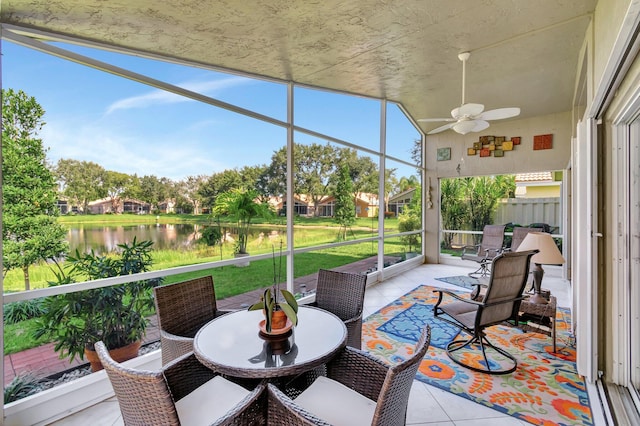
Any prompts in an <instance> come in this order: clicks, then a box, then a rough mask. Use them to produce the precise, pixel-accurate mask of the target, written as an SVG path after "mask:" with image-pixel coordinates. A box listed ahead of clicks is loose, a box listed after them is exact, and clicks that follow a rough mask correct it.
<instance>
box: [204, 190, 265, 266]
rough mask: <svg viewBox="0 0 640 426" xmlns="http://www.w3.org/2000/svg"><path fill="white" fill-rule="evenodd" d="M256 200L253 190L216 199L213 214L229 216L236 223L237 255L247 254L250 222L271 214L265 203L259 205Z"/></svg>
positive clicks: (235, 192) (233, 191)
mask: <svg viewBox="0 0 640 426" xmlns="http://www.w3.org/2000/svg"><path fill="white" fill-rule="evenodd" d="M257 198H258V193H257V192H256V191H255V190H253V189H251V190H244V189H234V190H231V191H229V192H224V193H222V194H220V195H219V196H218V198H217V199H216V204H215V206H214V208H213V212H214V214H216V215H218V216H229V217H230V218H232V219H233V220H235V221H236V223H237V226H238V241H237V243H236V248H235V252H236V253H238V254H246V253H247V238H248V235H249V226H250V225H251V220H252V219H253V218H256V217H269V216H271V215H272V213H273V212H272V211H271V209H270V207H269V205H268V204H267V203H259V202H257V201H256V200H257Z"/></svg>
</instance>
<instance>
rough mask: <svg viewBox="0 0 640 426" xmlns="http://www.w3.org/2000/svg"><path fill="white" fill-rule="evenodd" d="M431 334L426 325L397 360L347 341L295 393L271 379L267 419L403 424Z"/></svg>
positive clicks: (353, 425)
mask: <svg viewBox="0 0 640 426" xmlns="http://www.w3.org/2000/svg"><path fill="white" fill-rule="evenodd" d="M430 340H431V329H430V328H429V326H425V327H424V329H423V330H422V334H421V336H420V339H419V341H418V343H417V345H416V347H415V350H413V351H412V352H411V355H410V356H409V357H408V358H407V359H406V360H404V361H402V362H400V363H399V364H396V365H393V366H389V365H388V364H386V363H384V362H382V361H381V360H379V359H378V358H375V357H373V356H372V355H369V354H368V353H366V352H364V351H361V350H359V349H355V348H352V347H349V346H347V347H345V348H344V349H343V351H342V352H340V353H339V354H338V355H337V356H336V357H335V358H334V359H332V360H331V361H329V363H328V364H327V375H326V376H320V377H318V378H317V379H316V380H315V381H314V382H313V383H312V384H311V386H309V387H308V388H307V389H306V390H304V391H303V392H302V393H301V394H300V395H299V396H297V397H295V398H294V399H291V398H289V397H288V396H286V395H285V393H284V392H282V391H281V390H280V389H278V388H277V387H276V386H274V385H273V384H269V385H268V403H267V406H268V414H267V422H268V424H274V425H334V426H340V425H348V426H359V425H367V426H369V425H372V426H382V425H384V426H396V425H404V424H405V421H406V413H407V404H408V402H409V393H410V391H411V385H412V384H413V380H414V378H415V375H416V372H417V371H418V367H419V366H420V362H421V361H422V359H423V358H424V356H425V354H426V352H427V349H428V347H429V342H430Z"/></svg>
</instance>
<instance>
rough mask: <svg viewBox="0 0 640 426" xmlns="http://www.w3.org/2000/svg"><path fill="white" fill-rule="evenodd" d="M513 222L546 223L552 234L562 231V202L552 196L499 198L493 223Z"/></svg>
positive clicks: (521, 223)
mask: <svg viewBox="0 0 640 426" xmlns="http://www.w3.org/2000/svg"><path fill="white" fill-rule="evenodd" d="M509 222H511V223H514V224H518V225H522V226H526V225H529V224H531V223H546V224H548V225H549V226H550V227H551V232H552V233H553V234H560V233H562V228H561V224H562V204H561V203H560V198H559V197H553V198H508V199H504V200H501V201H500V203H499V204H498V210H497V211H496V213H495V215H494V216H493V223H509Z"/></svg>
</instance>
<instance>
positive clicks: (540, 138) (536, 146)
mask: <svg viewBox="0 0 640 426" xmlns="http://www.w3.org/2000/svg"><path fill="white" fill-rule="evenodd" d="M551 148H553V135H551V134H549V135H537V136H534V137H533V150H534V151H537V150H540V149H551Z"/></svg>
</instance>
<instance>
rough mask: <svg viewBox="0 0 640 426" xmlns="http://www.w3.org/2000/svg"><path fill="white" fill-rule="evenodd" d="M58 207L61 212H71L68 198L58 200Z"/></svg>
mask: <svg viewBox="0 0 640 426" xmlns="http://www.w3.org/2000/svg"><path fill="white" fill-rule="evenodd" d="M56 207H58V210H60V214H67V213H69V203H68V202H67V200H58V201H56Z"/></svg>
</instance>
